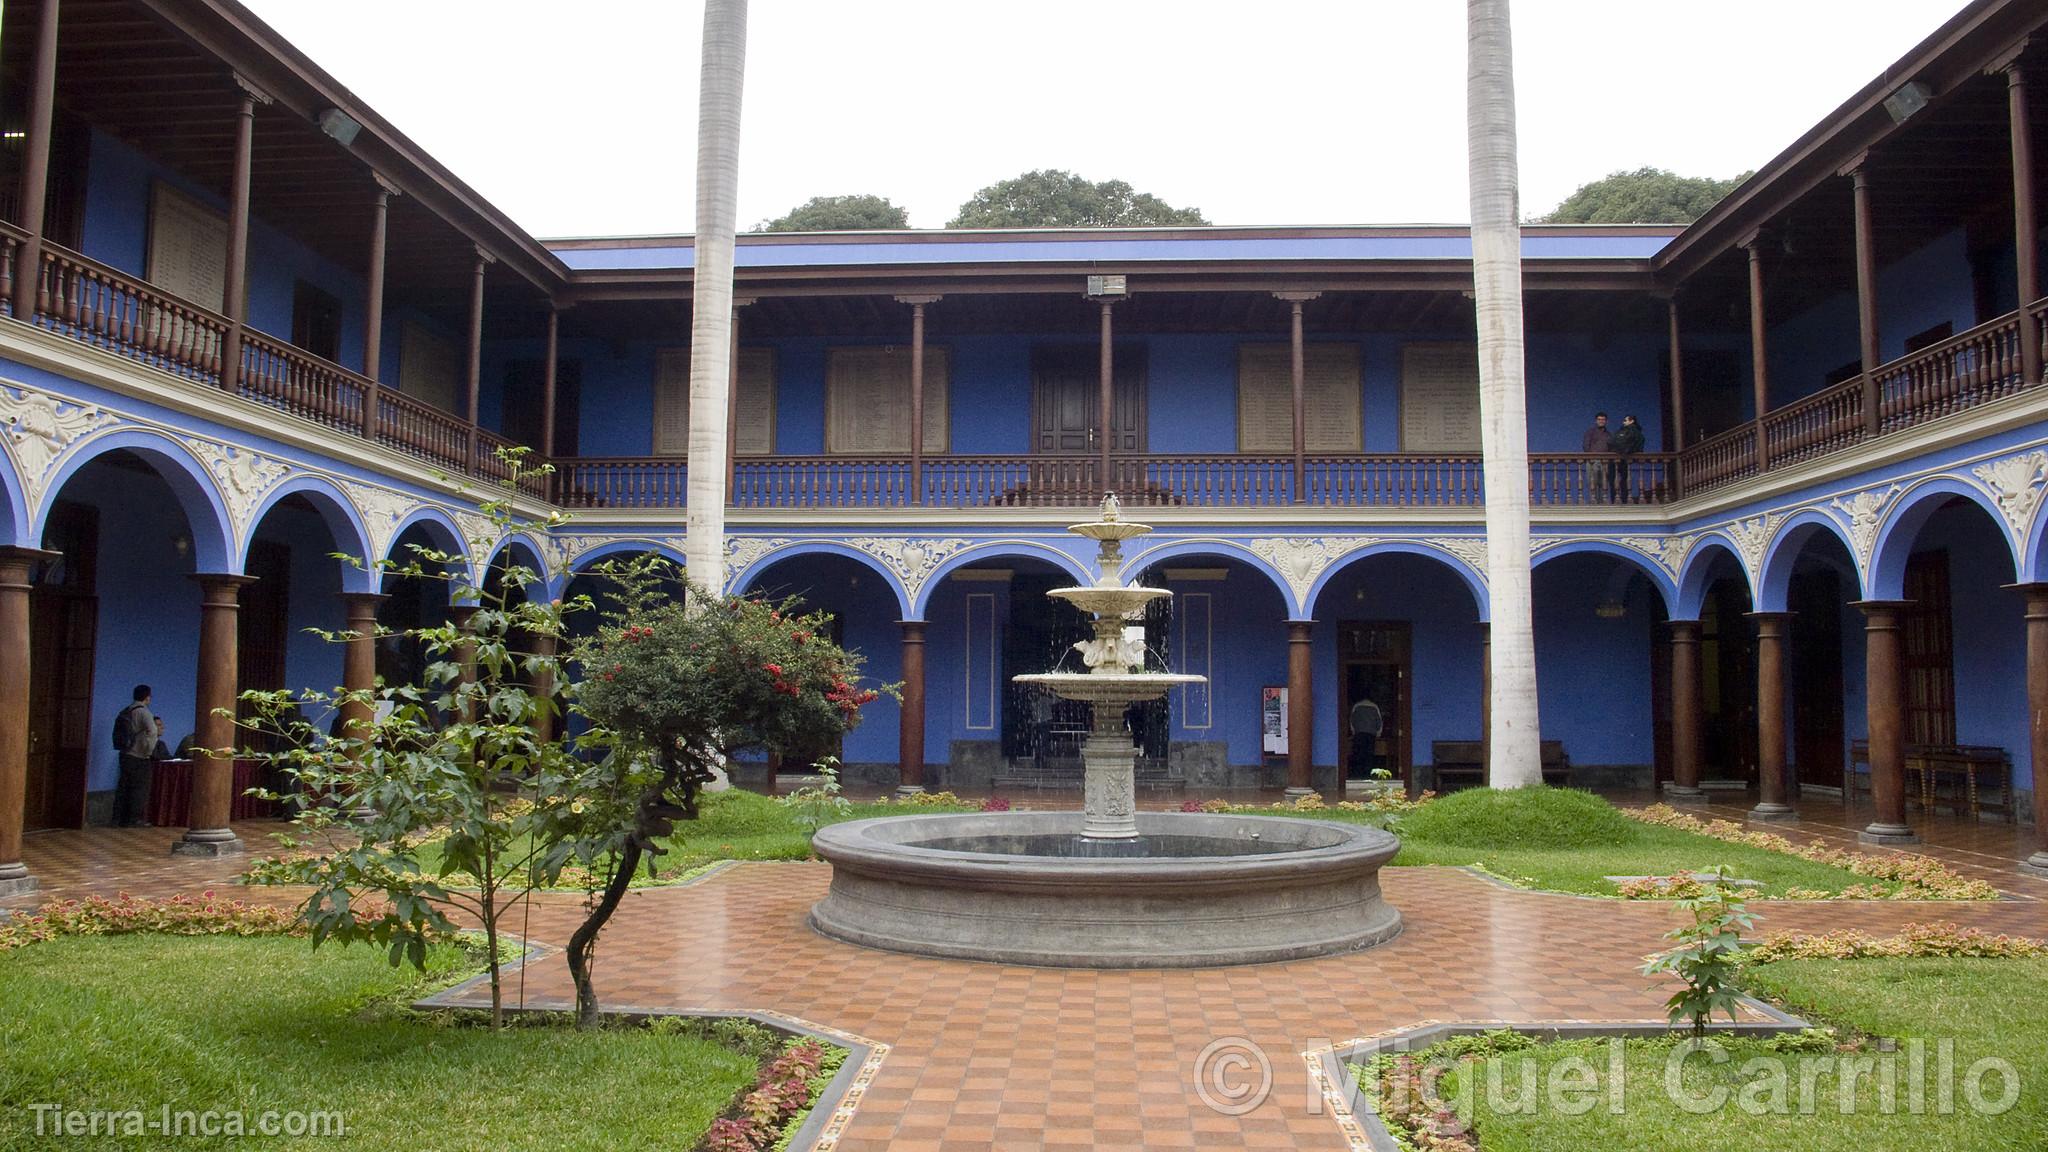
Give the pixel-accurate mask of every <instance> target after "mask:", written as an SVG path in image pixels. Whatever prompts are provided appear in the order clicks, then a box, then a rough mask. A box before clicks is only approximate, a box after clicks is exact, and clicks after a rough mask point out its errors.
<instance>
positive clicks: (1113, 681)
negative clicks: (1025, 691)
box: [1011, 672, 1205, 704]
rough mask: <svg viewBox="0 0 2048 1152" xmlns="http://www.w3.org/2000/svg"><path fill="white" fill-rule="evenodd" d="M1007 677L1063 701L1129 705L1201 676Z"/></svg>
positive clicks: (1094, 674) (1063, 674) (1068, 674)
mask: <svg viewBox="0 0 2048 1152" xmlns="http://www.w3.org/2000/svg"><path fill="white" fill-rule="evenodd" d="M1011 679H1013V680H1015V681H1016V682H1017V683H1019V684H1031V685H1035V686H1037V687H1040V688H1044V689H1047V690H1049V691H1050V692H1051V693H1052V694H1053V695H1055V696H1058V697H1060V698H1061V699H1064V700H1088V701H1092V702H1094V703H1097V704H1132V703H1136V702H1137V701H1140V700H1157V699H1159V698H1160V697H1161V696H1164V695H1166V694H1167V693H1168V692H1170V691H1172V690H1173V689H1175V688H1178V687H1180V686H1181V685H1182V684H1200V683H1201V682H1202V681H1203V680H1204V679H1205V677H1201V676H1192V675H1188V674H1185V673H1180V672H1037V673H1032V674H1030V675H1027V676H1013V677H1011Z"/></svg>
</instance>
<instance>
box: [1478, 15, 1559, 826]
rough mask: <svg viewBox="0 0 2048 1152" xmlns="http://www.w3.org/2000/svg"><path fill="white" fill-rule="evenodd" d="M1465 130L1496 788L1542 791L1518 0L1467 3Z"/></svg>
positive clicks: (1490, 769) (1490, 777)
mask: <svg viewBox="0 0 2048 1152" xmlns="http://www.w3.org/2000/svg"><path fill="white" fill-rule="evenodd" d="M1465 18H1466V52H1467V55H1466V67H1465V130H1466V139H1467V149H1468V157H1469V164H1470V168H1471V180H1472V281H1473V284H1472V286H1473V294H1472V298H1473V304H1474V307H1475V310H1476V311H1477V313H1478V318H1479V422H1480V436H1481V441H1480V443H1481V447H1482V448H1483V449H1484V451H1485V454H1486V460H1485V472H1486V579H1487V584H1488V588H1489V600H1490V602H1491V605H1492V609H1493V611H1492V621H1493V624H1492V645H1491V652H1492V662H1493V667H1492V683H1493V701H1492V717H1493V718H1492V727H1491V731H1490V732H1489V733H1488V740H1489V755H1488V761H1489V762H1488V764H1487V769H1486V778H1487V782H1488V783H1489V784H1491V785H1492V786H1493V787H1495V788H1519V787H1521V786H1523V785H1526V784H1540V783H1542V782H1543V763H1542V758H1541V746H1540V736H1539V733H1540V731H1541V730H1540V728H1539V727H1538V725H1537V716H1536V636H1535V626H1534V621H1533V616H1532V611H1531V608H1530V597H1529V419H1528V408H1527V398H1526V397H1525V396H1524V394H1523V384H1522V229H1521V223H1520V196H1519V194H1518V191H1517V187H1516V185H1517V177H1516V169H1515V68H1514V48H1513V45H1512V42H1511V39H1510V37H1509V31H1508V0H1466V5H1465Z"/></svg>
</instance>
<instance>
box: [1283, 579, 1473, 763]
mask: <svg viewBox="0 0 2048 1152" xmlns="http://www.w3.org/2000/svg"><path fill="white" fill-rule="evenodd" d="M1312 607H1313V610H1314V612H1315V617H1316V626H1315V643H1314V648H1315V689H1316V721H1315V723H1316V732H1315V752H1316V763H1318V764H1334V763H1336V762H1337V737H1338V730H1337V702H1338V700H1339V698H1340V697H1339V689H1340V687H1341V686H1340V685H1339V684H1338V683H1337V682H1336V680H1337V628H1336V624H1337V622H1338V621H1343V620H1407V621H1409V622H1411V624H1412V625H1413V632H1412V637H1413V648H1412V663H1411V667H1412V674H1413V676H1414V683H1413V687H1412V688H1411V689H1410V699H1411V701H1412V704H1413V707H1412V710H1411V713H1410V718H1409V723H1410V725H1411V728H1410V730H1411V732H1412V734H1413V735H1412V740H1413V747H1414V756H1415V759H1416V760H1418V761H1420V762H1424V763H1427V762H1428V760H1429V745H1430V741H1432V740H1471V739H1476V738H1478V736H1479V625H1478V621H1479V612H1478V608H1477V607H1476V605H1475V604H1474V602H1473V599H1472V594H1471V592H1470V591H1469V590H1467V588H1466V587H1465V584H1464V582H1463V581H1461V580H1458V579H1456V578H1455V577H1453V576H1452V575H1451V574H1450V572H1449V571H1448V570H1447V569H1446V567H1445V566H1444V565H1443V564H1441V563H1438V562H1437V561H1434V560H1430V559H1428V558H1426V557H1421V556H1410V555H1405V554H1395V555H1381V556H1370V557H1366V558H1365V559H1363V560H1358V561H1354V562H1352V563H1351V564H1350V565H1348V566H1347V567H1345V568H1344V569H1343V570H1342V571H1340V572H1338V573H1337V575H1336V576H1335V577H1333V578H1332V579H1331V580H1330V582H1329V583H1328V584H1327V585H1325V586H1324V588H1323V591H1322V593H1321V594H1320V596H1319V597H1318V599H1317V602H1316V603H1315V604H1314V605H1313V606H1312Z"/></svg>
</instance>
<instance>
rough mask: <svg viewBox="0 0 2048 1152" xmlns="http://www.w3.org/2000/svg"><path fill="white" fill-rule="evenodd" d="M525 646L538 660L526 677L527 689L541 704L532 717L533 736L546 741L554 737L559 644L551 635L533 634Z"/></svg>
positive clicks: (543, 741)
mask: <svg viewBox="0 0 2048 1152" xmlns="http://www.w3.org/2000/svg"><path fill="white" fill-rule="evenodd" d="M527 647H528V650H529V651H531V652H532V653H533V655H534V656H535V657H536V658H538V660H539V661H540V663H539V665H538V666H537V667H535V669H534V670H533V673H532V675H531V676H530V677H528V691H530V692H531V693H532V694H533V697H534V699H535V700H536V701H537V702H539V703H540V705H541V710H540V711H539V712H537V713H535V714H534V717H533V738H534V739H536V740H539V741H541V742H542V743H546V742H547V741H549V740H552V739H554V738H555V721H556V719H557V717H556V716H555V713H554V710H553V709H554V708H555V707H556V706H557V704H556V701H555V656H556V653H557V651H558V650H559V645H558V642H557V641H556V639H555V638H554V637H553V636H534V637H531V638H530V639H529V640H528V642H527Z"/></svg>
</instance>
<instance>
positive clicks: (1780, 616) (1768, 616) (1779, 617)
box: [1743, 612, 1798, 624]
mask: <svg viewBox="0 0 2048 1152" xmlns="http://www.w3.org/2000/svg"><path fill="white" fill-rule="evenodd" d="M1743 615H1744V616H1747V617H1749V618H1750V619H1751V620H1754V621H1756V622H1757V623H1759V624H1762V623H1783V622H1785V621H1787V620H1790V619H1791V618H1792V617H1794V616H1796V615H1798V613H1796V612H1744V613H1743Z"/></svg>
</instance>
